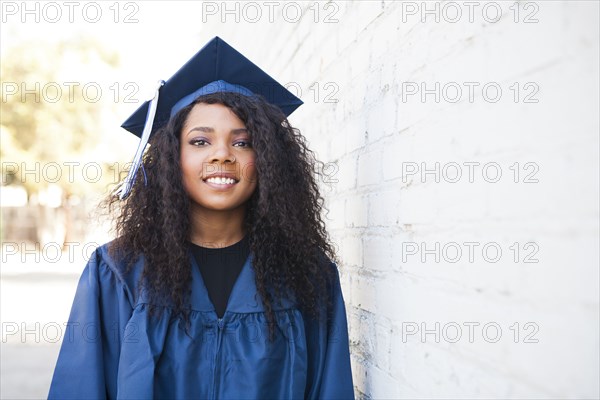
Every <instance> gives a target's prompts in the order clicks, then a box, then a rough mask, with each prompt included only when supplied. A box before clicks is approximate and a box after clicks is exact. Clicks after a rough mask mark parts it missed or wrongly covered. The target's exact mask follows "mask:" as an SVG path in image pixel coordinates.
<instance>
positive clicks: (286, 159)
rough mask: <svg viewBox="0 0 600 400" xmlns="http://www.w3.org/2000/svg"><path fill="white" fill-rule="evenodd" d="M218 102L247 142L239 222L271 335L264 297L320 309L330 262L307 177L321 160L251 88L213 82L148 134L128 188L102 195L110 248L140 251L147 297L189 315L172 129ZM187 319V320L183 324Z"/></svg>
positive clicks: (131, 255)
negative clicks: (251, 176)
mask: <svg viewBox="0 0 600 400" xmlns="http://www.w3.org/2000/svg"><path fill="white" fill-rule="evenodd" d="M198 103H206V104H222V105H224V106H226V107H228V108H229V109H231V110H232V111H233V112H234V113H235V115H237V117H238V118H240V120H241V121H243V122H244V124H245V126H246V128H247V129H248V132H249V134H250V141H251V145H252V147H253V148H254V150H255V152H256V160H255V167H256V171H257V175H258V182H257V186H256V189H255V190H254V192H253V194H252V196H251V197H250V199H249V200H248V203H247V204H246V216H245V219H244V227H243V230H244V231H245V232H246V235H248V238H249V244H250V250H251V251H252V252H253V254H254V259H253V268H254V271H255V276H256V286H257V289H258V292H259V294H260V296H261V299H262V301H263V304H264V306H265V310H266V316H267V320H268V323H269V332H270V336H271V337H272V335H273V332H274V328H273V327H274V325H275V322H274V320H275V318H274V312H273V305H274V304H275V303H274V302H276V301H277V300H278V299H280V298H281V297H283V296H288V298H289V297H290V296H291V298H293V299H295V301H296V303H297V304H298V306H299V308H300V309H301V310H303V311H304V312H305V313H308V315H309V316H315V317H317V316H319V315H322V313H321V312H320V310H321V306H322V305H323V304H324V303H323V300H326V302H328V301H327V300H328V299H329V297H330V296H329V295H328V293H329V291H330V287H331V285H330V283H331V282H332V280H331V279H332V277H333V273H334V270H333V269H332V268H331V263H332V262H334V263H335V262H337V258H336V254H335V250H334V247H333V245H332V244H331V243H330V241H329V238H328V235H327V231H326V229H325V224H324V221H323V219H322V215H321V213H322V212H323V210H324V201H323V198H322V197H321V195H320V192H319V187H318V182H317V178H318V176H320V173H319V170H321V169H320V168H316V167H318V166H319V165H321V164H322V163H320V162H319V161H317V160H316V157H315V155H314V153H313V152H312V151H311V150H310V149H309V148H308V146H307V143H306V140H305V138H304V137H303V136H302V135H301V134H300V132H299V131H298V130H297V129H296V128H293V127H292V126H290V124H289V122H288V120H287V118H286V116H285V114H283V112H282V111H281V110H280V109H279V108H278V107H276V106H273V105H271V104H270V103H268V102H267V101H266V100H265V99H264V98H262V97H261V96H253V97H248V96H244V95H241V94H238V93H232V92H220V93H214V94H209V95H204V96H201V97H199V98H198V99H196V101H195V102H194V103H192V104H190V105H189V106H187V107H185V108H183V109H182V110H180V111H179V112H178V113H177V114H176V115H175V116H173V117H172V118H171V119H170V121H169V122H168V123H167V125H166V126H165V127H164V128H161V129H159V130H158V131H157V132H156V133H155V134H154V135H153V136H152V138H151V140H150V146H149V148H148V150H147V151H146V154H145V155H144V160H143V165H144V169H145V173H146V183H144V177H143V175H142V174H141V173H139V174H138V176H137V180H136V182H135V184H134V186H133V189H132V191H131V193H130V195H129V197H128V198H127V199H126V200H124V201H119V199H118V198H117V197H115V196H110V197H108V198H107V199H106V201H105V205H106V206H107V207H108V209H109V211H112V212H113V214H114V215H115V222H116V224H115V228H116V233H117V239H115V241H113V243H112V246H111V252H112V253H114V254H117V253H118V254H121V255H123V254H127V259H128V260H129V261H130V262H129V265H131V264H133V261H135V259H136V258H137V257H138V256H140V255H143V256H144V260H145V264H144V270H143V272H142V277H141V281H140V287H141V286H142V285H144V286H145V287H146V289H147V290H148V292H149V293H150V295H151V296H152V299H153V301H152V303H155V304H160V303H164V301H167V302H168V303H169V305H170V306H171V307H172V308H173V310H174V315H175V316H177V317H181V318H183V319H184V320H185V321H186V323H187V322H189V303H188V302H189V298H190V293H191V286H190V282H191V263H190V259H189V253H188V246H189V240H190V231H191V227H190V224H191V223H190V215H189V210H190V203H191V200H190V199H189V196H188V194H187V193H186V191H185V189H184V185H183V179H182V173H181V168H180V136H181V135H180V134H181V130H182V128H183V126H184V124H185V122H186V119H187V117H188V114H189V113H190V111H191V109H192V108H193V107H194V105H195V104H198ZM186 325H187V324H186Z"/></svg>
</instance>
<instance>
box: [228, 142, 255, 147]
mask: <svg viewBox="0 0 600 400" xmlns="http://www.w3.org/2000/svg"><path fill="white" fill-rule="evenodd" d="M233 145H234V146H236V147H251V146H252V144H251V143H250V141H248V140H240V141H239V142H235V143H234V144H233Z"/></svg>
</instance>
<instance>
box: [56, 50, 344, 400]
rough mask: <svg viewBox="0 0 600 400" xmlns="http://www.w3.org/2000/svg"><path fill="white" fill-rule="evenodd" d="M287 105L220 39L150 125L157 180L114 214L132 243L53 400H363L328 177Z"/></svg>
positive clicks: (80, 321)
mask: <svg viewBox="0 0 600 400" xmlns="http://www.w3.org/2000/svg"><path fill="white" fill-rule="evenodd" d="M207 65H208V67H207ZM215 65H217V66H218V67H217V68H215V67H214V66H215ZM199 68H200V69H202V68H207V70H211V72H210V73H205V72H202V71H200V72H199ZM212 71H216V72H214V73H213V72H212ZM198 74H200V75H203V74H204V75H207V74H208V75H209V76H203V77H202V78H201V79H200V78H198V77H197V75H198ZM249 76H252V77H254V78H256V79H254V78H253V80H251V81H250V80H248V77H249ZM259 76H260V79H258V77H259ZM207 82H208V83H207ZM267 86H268V87H267ZM250 87H252V89H250ZM190 89H191V90H190ZM284 90H285V89H284V88H283V87H282V86H280V85H279V84H276V83H274V81H272V80H271V78H270V77H268V75H266V74H264V72H262V71H260V70H259V69H258V67H256V66H255V65H254V64H252V63H250V62H249V61H248V60H247V59H245V58H244V57H243V56H242V55H241V54H239V53H237V52H236V51H235V50H234V49H232V48H231V47H229V46H228V45H227V44H226V43H225V42H223V41H222V40H221V39H219V38H215V39H213V41H211V42H210V43H209V44H208V45H207V46H205V47H204V48H203V49H202V50H201V51H200V52H199V53H198V54H197V55H196V56H195V57H194V58H193V59H192V60H191V61H190V62H188V64H186V66H184V68H182V70H180V71H179V72H178V73H177V74H175V75H174V76H173V77H172V78H171V79H170V80H169V81H167V82H166V83H165V85H164V87H162V88H161V89H160V98H161V101H158V100H157V99H156V98H155V99H154V100H153V101H152V102H151V103H150V104H147V105H146V108H147V111H146V108H144V109H142V111H140V110H138V116H139V115H144V114H146V113H147V114H148V120H149V121H150V123H151V124H152V123H153V124H154V126H150V127H148V123H146V124H144V128H145V130H146V132H145V133H146V135H144V134H142V135H141V136H142V141H144V137H146V139H147V138H148V136H149V134H152V137H151V138H150V147H149V148H148V150H147V151H146V153H145V155H144V158H143V162H141V163H140V166H141V168H143V169H142V171H143V174H137V176H136V175H135V172H136V171H134V172H133V173H132V174H131V175H130V176H129V181H128V182H130V184H129V185H128V186H127V181H126V183H125V185H126V186H125V187H124V189H123V190H124V192H122V195H121V198H122V199H123V200H119V199H117V198H115V197H113V198H111V199H110V200H109V202H108V203H109V205H110V207H111V209H115V210H116V211H117V214H118V215H117V231H118V238H117V239H116V240H114V241H113V242H110V243H108V244H106V245H104V246H101V247H99V248H98V249H97V250H96V251H95V253H94V254H93V255H92V257H91V259H90V261H89V263H88V265H87V266H86V268H85V270H84V272H83V275H82V278H81V280H80V282H79V286H78V289H77V294H76V297H75V300H74V304H73V308H72V310H71V315H70V318H69V324H68V329H67V331H66V332H65V337H64V340H63V345H62V348H61V352H60V355H59V359H58V362H57V365H56V369H55V373H54V377H53V381H52V385H51V388H50V394H49V397H50V398H61V399H65V398H78V399H82V398H136V399H145V398H170V399H171V398H172V399H175V398H177V399H180V398H181V399H184V398H185V399H192V398H198V399H200V398H201V399H206V398H223V399H241V398H248V399H279V398H281V399H284V398H285V399H287V398H290V399H291V398H315V399H316V398H318V399H323V398H331V399H333V398H336V399H338V398H353V396H354V395H353V384H352V376H351V369H350V355H349V348H348V334H347V323H346V314H345V309H344V300H343V297H342V292H341V289H340V283H339V277H338V273H337V268H336V264H335V259H336V258H335V254H334V251H333V248H332V246H331V244H330V243H329V242H328V238H327V234H326V231H325V227H324V223H323V221H322V219H321V216H320V215H321V210H322V198H321V197H320V195H319V191H318V186H317V182H316V180H315V177H314V168H313V166H314V163H315V162H316V161H315V159H314V156H313V153H312V152H311V151H310V150H309V149H308V148H307V146H306V144H305V141H304V139H303V137H302V136H301V135H300V134H299V132H298V131H297V130H295V129H294V128H292V127H291V126H290V125H289V123H288V121H287V116H286V115H288V114H289V113H291V111H293V109H295V108H296V107H297V106H298V104H301V103H298V102H299V101H297V102H296V105H294V104H292V103H293V102H292V103H290V101H289V100H290V99H291V97H290V94H289V92H287V91H285V92H284ZM190 92H191V93H190ZM184 93H185V94H186V95H185V96H184V95H183V94H184ZM294 99H295V98H294ZM292 100H293V99H292ZM296 100H297V99H296ZM165 110H168V114H165ZM284 110H285V111H284ZM290 110H291V111H290ZM154 113H156V116H155V115H154ZM167 115H168V116H167ZM134 116H135V114H134ZM136 118H137V117H136ZM132 121H133V123H130V124H128V123H126V124H125V125H126V127H128V129H130V130H132V131H133V132H134V133H139V128H140V126H139V123H138V124H137V125H136V124H135V118H134V120H132ZM161 121H166V122H165V123H163V122H161ZM130 122H131V121H130ZM153 128H154V130H153ZM142 152H143V146H142V151H139V152H138V153H139V156H140V157H141V154H142ZM135 169H136V162H135V160H134V167H132V170H135Z"/></svg>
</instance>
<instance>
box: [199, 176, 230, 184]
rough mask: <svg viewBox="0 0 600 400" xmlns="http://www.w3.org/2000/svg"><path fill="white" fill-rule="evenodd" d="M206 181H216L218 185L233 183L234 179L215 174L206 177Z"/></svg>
mask: <svg viewBox="0 0 600 400" xmlns="http://www.w3.org/2000/svg"><path fill="white" fill-rule="evenodd" d="M206 182H210V183H216V184H219V185H232V184H234V183H235V179H232V178H223V177H220V176H215V177H211V178H208V179H207V180H206Z"/></svg>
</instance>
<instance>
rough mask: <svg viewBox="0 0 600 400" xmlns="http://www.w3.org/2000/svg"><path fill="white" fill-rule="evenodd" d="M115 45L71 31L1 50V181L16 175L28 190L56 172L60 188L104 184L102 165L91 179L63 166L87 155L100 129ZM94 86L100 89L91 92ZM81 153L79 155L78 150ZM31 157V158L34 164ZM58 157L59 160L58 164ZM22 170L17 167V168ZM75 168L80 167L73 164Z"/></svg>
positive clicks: (35, 188)
mask: <svg viewBox="0 0 600 400" xmlns="http://www.w3.org/2000/svg"><path fill="white" fill-rule="evenodd" d="M118 61H119V59H118V55H117V53H116V52H113V51H111V50H108V49H107V48H106V47H105V46H103V45H102V44H101V43H99V42H98V41H97V40H95V39H93V38H90V37H86V36H75V37H74V38H73V39H70V40H68V41H61V42H56V41H55V42H51V41H42V40H36V41H28V42H24V43H22V45H20V46H15V47H12V48H10V49H9V50H7V51H3V54H2V61H1V63H0V79H1V81H2V85H1V89H0V96H1V105H0V132H1V136H2V138H1V145H0V158H1V159H2V177H3V179H2V184H3V185H5V184H11V183H17V184H22V185H24V186H25V187H26V189H27V191H28V193H29V194H30V195H31V194H32V193H35V192H37V191H39V190H42V189H44V188H45V187H46V186H47V185H48V183H49V179H45V178H46V177H45V176H44V172H46V173H47V174H48V175H50V174H51V175H52V176H51V178H52V179H51V180H50V181H54V180H55V177H56V168H54V167H53V168H46V167H47V166H48V164H49V163H52V164H53V165H58V166H59V167H60V173H61V179H60V180H59V181H57V182H56V183H57V184H59V185H60V186H61V187H62V188H63V190H64V191H65V193H66V194H67V195H70V194H72V193H79V194H82V193H89V192H90V189H93V188H95V189H96V190H99V191H100V190H102V191H103V190H104V189H105V188H106V185H107V183H109V182H112V181H114V179H112V178H113V175H114V174H111V173H109V166H108V165H102V164H100V165H101V167H102V170H103V171H102V172H103V173H102V178H103V179H101V180H99V181H98V182H92V183H94V184H92V183H91V182H90V181H89V180H88V181H85V180H80V181H76V182H74V181H73V179H72V178H70V177H69V172H70V171H68V168H67V167H66V166H68V165H69V163H73V162H79V163H81V162H85V161H91V160H89V154H91V152H93V150H94V148H95V146H96V145H97V143H98V137H99V136H100V135H102V127H103V124H102V115H103V113H104V112H105V110H106V108H107V107H110V106H111V105H114V104H113V103H114V102H111V101H110V97H111V96H110V93H108V92H107V90H106V89H107V88H106V85H104V86H103V85H102V79H103V76H104V75H105V74H106V72H107V71H109V70H113V69H114V68H115V67H116V66H117V65H118ZM97 88H101V89H103V92H102V93H100V94H99V93H98V90H97ZM86 155H87V156H88V159H87V160H86V159H85V157H86ZM36 163H37V165H36ZM65 163H66V164H65ZM25 169H27V171H38V172H33V173H32V172H29V173H28V174H26V175H25V176H23V175H24V172H26V171H24V170H25ZM79 175H81V173H80V172H79Z"/></svg>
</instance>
